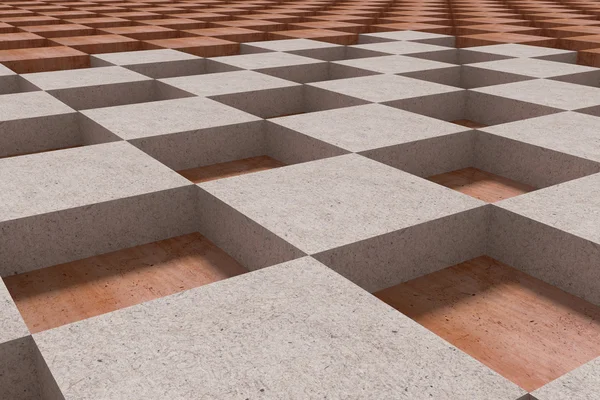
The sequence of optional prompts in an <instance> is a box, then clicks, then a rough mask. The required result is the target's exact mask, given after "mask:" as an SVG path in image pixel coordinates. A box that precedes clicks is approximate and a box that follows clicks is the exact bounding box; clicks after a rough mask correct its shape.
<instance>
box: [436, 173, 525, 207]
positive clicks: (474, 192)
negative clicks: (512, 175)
mask: <svg viewBox="0 0 600 400" xmlns="http://www.w3.org/2000/svg"><path fill="white" fill-rule="evenodd" d="M427 179H429V180H430V181H432V182H435V183H438V184H440V185H443V186H446V187H448V188H450V189H454V190H456V191H459V192H461V193H464V194H466V195H469V196H471V197H475V198H477V199H479V200H483V201H487V202H488V203H494V202H496V201H500V200H504V199H508V198H511V197H515V196H518V195H520V194H523V193H527V192H531V191H533V190H535V188H534V187H532V186H529V185H525V184H523V183H520V182H516V181H513V180H511V179H508V178H504V177H502V176H498V175H495V174H491V173H489V172H485V171H482V170H480V169H477V168H464V169H459V170H456V171H451V172H446V173H443V174H439V175H434V176H430V177H429V178H427Z"/></svg>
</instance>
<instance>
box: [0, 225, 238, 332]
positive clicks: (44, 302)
mask: <svg viewBox="0 0 600 400" xmlns="http://www.w3.org/2000/svg"><path fill="white" fill-rule="evenodd" d="M245 272H247V270H246V269H245V268H244V267H242V266H241V265H239V264H238V263H237V261H235V260H234V259H233V258H231V257H230V256H229V255H227V254H226V253H225V252H223V251H222V250H221V249H219V248H218V247H216V246H215V245H214V244H213V243H212V242H210V241H209V240H208V239H206V238H205V237H203V236H202V235H200V234H199V233H193V234H189V235H184V236H179V237H176V238H171V239H167V240H162V241H159V242H154V243H150V244H146V245H142V246H137V247H132V248H129V249H125V250H121V251H117V252H113V253H108V254H104V255H100V256H96V257H91V258H87V259H84V260H80V261H75V262H71V263H67V264H61V265H56V266H53V267H48V268H43V269H39V270H36V271H33V272H29V273H24V274H19V275H13V276H10V277H6V278H4V281H5V283H6V286H7V287H8V290H9V291H10V294H11V295H12V297H13V299H14V300H15V302H16V304H17V307H18V309H19V311H20V312H21V315H23V319H24V320H25V323H26V324H27V326H28V327H29V330H30V331H31V332H32V333H36V332H40V331H43V330H46V329H50V328H55V327H57V326H61V325H65V324H68V323H71V322H75V321H80V320H82V319H86V318H90V317H93V316H96V315H100V314H104V313H107V312H110V311H115V310H118V309H121V308H124V307H128V306H132V305H134V304H138V303H142V302H144V301H148V300H152V299H156V298H159V297H164V296H167V295H170V294H173V293H177V292H181V291H183V290H186V289H191V288H194V287H197V286H201V285H205V284H208V283H211V282H215V281H219V280H222V279H226V278H229V277H232V276H235V275H239V274H243V273H245Z"/></svg>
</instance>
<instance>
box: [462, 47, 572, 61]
mask: <svg viewBox="0 0 600 400" xmlns="http://www.w3.org/2000/svg"><path fill="white" fill-rule="evenodd" d="M459 52H460V53H459V54H460V60H461V62H462V63H464V64H466V63H473V62H484V61H492V60H498V59H502V58H509V57H512V58H539V59H542V60H551V61H559V62H566V63H571V64H575V63H576V62H577V52H576V51H569V50H561V49H553V48H549V47H541V46H527V45H523V44H517V43H506V44H494V45H490V46H477V47H471V48H465V49H460V50H459Z"/></svg>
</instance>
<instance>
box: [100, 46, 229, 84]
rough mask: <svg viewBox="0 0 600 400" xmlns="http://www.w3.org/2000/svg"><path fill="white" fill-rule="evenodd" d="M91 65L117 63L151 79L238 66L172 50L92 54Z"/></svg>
mask: <svg viewBox="0 0 600 400" xmlns="http://www.w3.org/2000/svg"><path fill="white" fill-rule="evenodd" d="M91 64H92V67H101V66H110V65H118V66H121V67H123V68H127V69H130V70H132V71H135V72H137V73H140V74H142V75H145V76H149V77H151V78H155V79H163V78H172V77H176V76H187V75H198V74H209V73H216V72H227V71H235V70H237V69H238V68H235V67H231V66H228V65H223V64H220V63H216V62H214V61H212V60H210V59H206V58H202V57H198V56H195V55H192V54H188V53H184V52H181V51H177V50H173V49H157V50H142V51H135V52H124V53H107V54H96V55H93V56H91Z"/></svg>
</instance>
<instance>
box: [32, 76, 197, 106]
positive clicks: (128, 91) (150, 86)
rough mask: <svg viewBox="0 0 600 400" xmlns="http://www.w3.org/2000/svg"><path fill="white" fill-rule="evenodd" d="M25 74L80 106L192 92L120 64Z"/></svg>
mask: <svg viewBox="0 0 600 400" xmlns="http://www.w3.org/2000/svg"><path fill="white" fill-rule="evenodd" d="M22 76H23V78H24V79H26V80H27V81H29V82H31V83H33V84H34V85H36V86H37V87H39V88H40V89H42V90H44V91H46V92H48V93H50V94H51V95H52V96H54V97H56V98H57V99H59V100H60V101H62V102H63V103H65V104H67V105H69V106H70V107H72V108H74V109H76V110H82V109H90V108H100V107H109V106H116V105H122V104H134V103H145V102H151V101H159V100H167V99H176V98H183V97H190V96H192V94H190V93H187V92H184V91H183V90H180V89H177V88H174V87H171V86H169V85H166V84H164V83H162V82H158V81H155V80H153V79H152V78H149V77H147V76H144V75H141V74H138V73H137V72H134V71H131V70H128V69H126V68H122V67H119V66H112V67H98V68H88V69H78V70H69V71H53V72H38V73H33V74H25V75H22Z"/></svg>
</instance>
